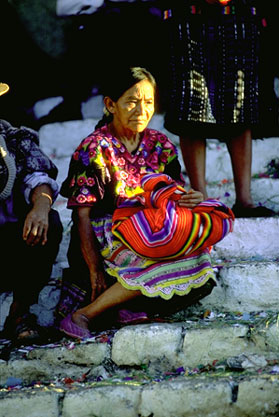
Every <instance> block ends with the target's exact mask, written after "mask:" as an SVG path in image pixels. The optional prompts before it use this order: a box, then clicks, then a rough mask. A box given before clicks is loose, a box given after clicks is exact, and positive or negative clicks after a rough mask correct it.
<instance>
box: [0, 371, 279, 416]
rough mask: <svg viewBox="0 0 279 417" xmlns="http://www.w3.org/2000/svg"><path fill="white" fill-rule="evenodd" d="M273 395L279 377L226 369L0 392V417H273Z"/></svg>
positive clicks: (277, 408)
mask: <svg viewBox="0 0 279 417" xmlns="http://www.w3.org/2000/svg"><path fill="white" fill-rule="evenodd" d="M69 385H70V386H69ZM278 398H279V378H278V375H270V374H268V373H267V374H266V373H262V374H253V375H250V376H245V377H244V376H242V377H240V378H239V377H238V376H235V375H233V374H230V373H228V372H227V373H226V375H225V376H219V375H210V376H207V375H206V376H193V377H189V376H177V377H170V378H169V380H166V381H152V382H146V383H141V382H138V381H137V380H135V381H133V380H128V381H119V380H118V381H115V382H113V381H112V382H111V383H104V382H99V383H98V382H97V383H83V384H78V383H74V384H68V386H67V385H65V384H63V385H62V386H61V385H58V386H55V385H54V384H50V385H47V386H41V385H38V386H34V387H33V388H26V389H20V390H14V391H10V392H3V390H2V392H1V393H0V403H1V409H0V416H1V417H15V416H16V417H77V416H78V417H93V416H94V417H151V416H152V417H205V416H207V417H277V416H278V415H279V414H278V413H279V405H278Z"/></svg>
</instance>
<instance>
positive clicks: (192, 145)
mask: <svg viewBox="0 0 279 417" xmlns="http://www.w3.org/2000/svg"><path fill="white" fill-rule="evenodd" d="M180 149H181V152H182V156H183V161H184V164H185V168H186V172H187V175H188V176H189V180H190V183H191V187H192V188H193V189H194V190H196V191H200V192H201V193H203V196H204V199H206V198H207V191H206V172H205V171H206V139H203V138H194V137H190V136H184V137H180Z"/></svg>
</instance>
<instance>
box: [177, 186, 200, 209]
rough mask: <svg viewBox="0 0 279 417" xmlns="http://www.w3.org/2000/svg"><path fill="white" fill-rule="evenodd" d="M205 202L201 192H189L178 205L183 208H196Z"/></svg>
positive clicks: (183, 195)
mask: <svg viewBox="0 0 279 417" xmlns="http://www.w3.org/2000/svg"><path fill="white" fill-rule="evenodd" d="M203 200H204V197H203V194H202V193H201V192H200V191H195V190H192V189H191V190H189V191H188V192H187V193H186V194H182V196H181V198H180V200H178V205H179V206H181V207H187V208H194V207H196V206H197V205H198V204H199V203H201V202H202V201H203Z"/></svg>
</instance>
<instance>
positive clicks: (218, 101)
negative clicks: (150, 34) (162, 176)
mask: <svg viewBox="0 0 279 417" xmlns="http://www.w3.org/2000/svg"><path fill="white" fill-rule="evenodd" d="M204 3H205V2H204ZM240 3H241V2H237V1H236V2H234V1H232V2H231V3H229V4H230V6H228V7H226V8H224V7H220V6H217V7H216V6H208V5H207V6H203V7H199V6H198V3H197V5H195V6H194V5H190V3H189V2H187V1H184V2H180V6H179V7H177V8H175V7H174V8H173V9H168V10H167V11H166V12H165V22H164V23H165V30H166V33H167V48H166V50H167V51H168V52H167V58H168V71H169V72H168V76H167V85H168V91H167V94H166V96H165V107H166V116H165V127H166V129H167V130H169V131H170V132H172V133H174V134H176V135H179V136H183V135H194V136H202V137H207V138H219V139H222V140H223V139H224V140H225V139H226V138H229V137H233V136H237V135H238V134H240V133H241V132H242V131H243V130H245V129H247V128H251V130H252V136H253V138H255V139H256V138H263V137H274V136H279V123H278V107H279V104H278V103H279V102H278V97H276V94H275V88H274V78H275V74H274V72H273V70H272V69H271V68H270V65H269V64H268V59H269V57H268V55H267V53H266V49H265V48H264V46H265V36H266V33H265V30H266V21H265V20H263V17H262V15H261V14H260V13H259V12H258V9H257V8H255V7H246V9H243V8H242V9H240V8H239V7H238V8H237V5H239V4H240ZM183 5H184V6H183Z"/></svg>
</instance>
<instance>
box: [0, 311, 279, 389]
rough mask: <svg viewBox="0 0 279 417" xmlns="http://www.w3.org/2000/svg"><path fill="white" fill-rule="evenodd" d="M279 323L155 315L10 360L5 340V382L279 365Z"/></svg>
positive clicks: (0, 379) (269, 318)
mask: <svg viewBox="0 0 279 417" xmlns="http://www.w3.org/2000/svg"><path fill="white" fill-rule="evenodd" d="M278 320H279V311H277V312H270V311H269V312H267V311H262V312H258V313H244V314H242V313H240V312H235V313H224V312H218V311H217V310H215V312H214V311H210V310H206V309H205V308H203V309H202V310H201V309H200V308H196V309H192V310H190V309H188V311H184V312H179V313H176V314H173V315H169V316H166V317H165V318H164V320H162V318H160V319H159V318H157V319H156V317H155V318H154V319H153V321H151V322H150V323H147V324H141V325H133V326H132V325H131V326H123V327H121V328H116V327H112V328H109V329H107V330H103V331H101V332H93V333H92V338H90V339H85V340H78V341H75V340H72V339H71V338H63V339H61V340H58V341H57V342H54V343H52V344H48V345H43V346H36V345H34V346H27V347H23V346H22V347H20V348H18V347H17V348H12V347H11V351H10V352H9V355H7V356H6V357H5V355H4V352H6V353H7V341H2V343H3V344H2V346H1V349H2V357H3V358H4V360H2V361H1V362H0V370H1V372H0V384H1V385H2V386H5V384H7V381H8V379H9V377H11V376H12V377H13V378H17V379H20V380H21V384H22V385H28V384H31V383H32V382H33V381H53V380H55V379H57V378H58V379H59V378H65V377H68V378H74V379H78V378H81V376H82V375H84V374H86V375H87V376H88V377H89V375H90V378H92V379H94V378H97V379H98V376H101V379H103V378H104V379H106V378H108V375H109V374H112V375H114V374H119V373H120V374H121V372H122V371H123V374H122V377H126V376H127V374H126V372H128V373H129V372H131V371H132V370H135V369H137V368H138V367H144V369H146V370H147V369H148V371H149V372H150V374H152V375H156V373H158V374H164V373H165V372H175V370H177V369H179V368H181V367H183V368H184V369H185V370H186V369H187V370H188V372H192V371H193V369H194V368H196V367H198V366H201V367H206V366H209V365H210V364H211V365H212V363H213V362H214V361H217V362H223V361H225V362H226V364H225V365H226V367H227V368H229V367H230V365H229V363H232V362H235V361H236V359H234V360H233V359H232V358H238V359H237V361H238V362H239V361H240V362H241V361H242V362H243V363H244V362H245V361H246V362H245V366H244V365H243V366H240V368H243V367H244V368H245V367H246V368H257V367H265V366H267V365H268V362H270V361H274V360H275V361H276V360H278V361H279V327H278ZM193 347H194V348H193ZM6 353H5V354H6ZM243 355H246V356H245V358H246V359H245V358H244V357H243ZM249 358H250V359H249ZM228 361H229V362H228ZM248 362H249V364H250V365H249V364H248ZM223 365H224V364H223ZM213 368H214V367H213ZM242 370H243V369H242Z"/></svg>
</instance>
